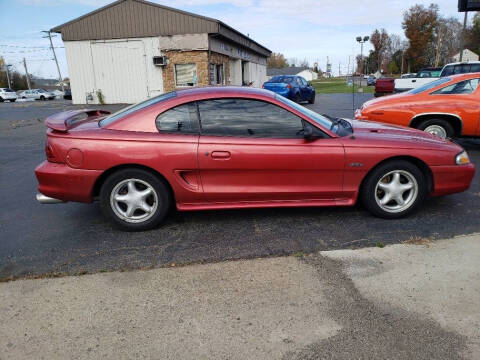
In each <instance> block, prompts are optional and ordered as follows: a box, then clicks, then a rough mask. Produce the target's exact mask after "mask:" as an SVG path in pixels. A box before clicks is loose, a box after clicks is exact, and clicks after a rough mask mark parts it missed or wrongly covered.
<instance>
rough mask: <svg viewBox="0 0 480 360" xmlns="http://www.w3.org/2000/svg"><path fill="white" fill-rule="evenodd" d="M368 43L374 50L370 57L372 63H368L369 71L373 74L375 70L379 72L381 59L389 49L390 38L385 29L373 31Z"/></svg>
mask: <svg viewBox="0 0 480 360" xmlns="http://www.w3.org/2000/svg"><path fill="white" fill-rule="evenodd" d="M370 42H371V43H372V45H373V49H374V50H373V55H372V60H374V61H373V62H370V63H369V65H370V66H369V70H370V71H371V72H375V71H376V70H381V67H382V62H383V57H384V55H385V54H386V52H387V50H388V49H389V47H390V37H389V36H388V33H387V31H386V30H385V29H381V30H378V29H375V31H374V32H373V33H372V35H371V36H370Z"/></svg>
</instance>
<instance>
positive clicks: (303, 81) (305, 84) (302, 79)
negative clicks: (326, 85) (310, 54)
mask: <svg viewBox="0 0 480 360" xmlns="http://www.w3.org/2000/svg"><path fill="white" fill-rule="evenodd" d="M300 81H301V82H302V85H303V86H307V85H308V84H307V80H305V79H304V78H301V79H300Z"/></svg>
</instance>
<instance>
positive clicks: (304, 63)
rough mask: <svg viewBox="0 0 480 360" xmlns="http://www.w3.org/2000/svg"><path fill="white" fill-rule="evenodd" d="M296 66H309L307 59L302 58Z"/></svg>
mask: <svg viewBox="0 0 480 360" xmlns="http://www.w3.org/2000/svg"><path fill="white" fill-rule="evenodd" d="M298 66H300V67H308V66H309V64H308V60H307V59H306V58H304V59H303V60H302V61H301V62H300V64H299V65H298Z"/></svg>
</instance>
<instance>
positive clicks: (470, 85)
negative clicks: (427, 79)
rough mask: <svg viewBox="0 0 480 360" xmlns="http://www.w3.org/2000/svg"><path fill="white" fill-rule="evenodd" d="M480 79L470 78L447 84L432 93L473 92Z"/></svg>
mask: <svg viewBox="0 0 480 360" xmlns="http://www.w3.org/2000/svg"><path fill="white" fill-rule="evenodd" d="M479 80H480V79H469V80H464V81H460V82H458V83H455V84H452V85H448V86H445V87H444V88H441V89H439V90H437V91H434V92H432V94H434V95H437V94H443V95H451V94H471V93H473V92H474V91H475V90H476V89H477V87H478V83H479Z"/></svg>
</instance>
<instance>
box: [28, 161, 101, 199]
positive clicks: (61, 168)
mask: <svg viewBox="0 0 480 360" xmlns="http://www.w3.org/2000/svg"><path fill="white" fill-rule="evenodd" d="M101 173H102V171H101V170H84V169H73V168H71V167H69V166H67V165H65V164H57V163H51V162H48V161H44V162H43V163H41V164H40V165H38V166H37V168H36V169H35V176H36V177H37V180H38V191H39V192H40V193H42V194H43V195H46V196H48V197H51V198H55V199H59V200H62V201H78V202H87V203H88V202H92V200H93V198H92V190H93V186H94V184H95V181H96V180H97V179H98V177H99V176H100V175H101Z"/></svg>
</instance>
